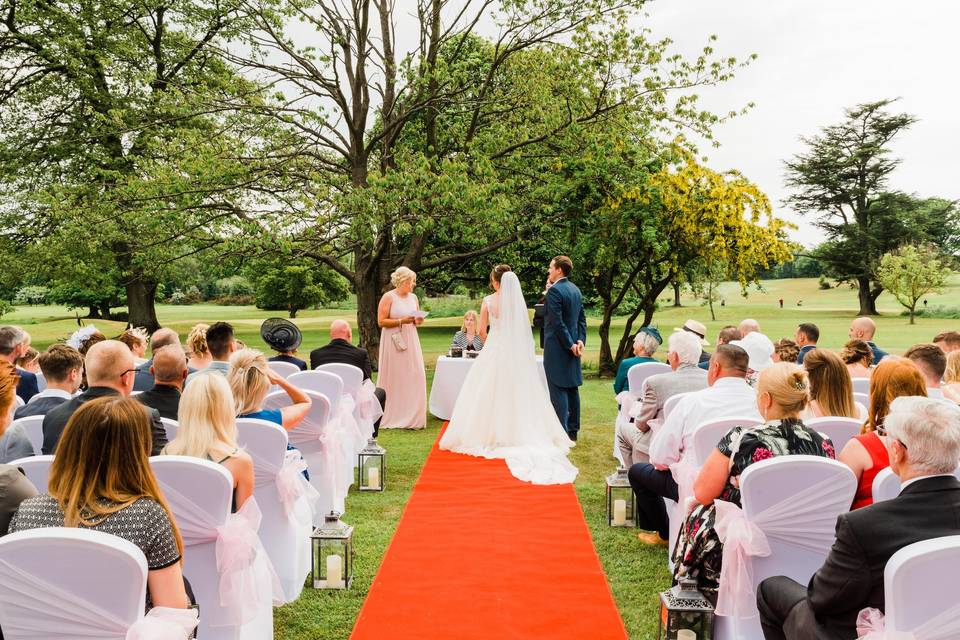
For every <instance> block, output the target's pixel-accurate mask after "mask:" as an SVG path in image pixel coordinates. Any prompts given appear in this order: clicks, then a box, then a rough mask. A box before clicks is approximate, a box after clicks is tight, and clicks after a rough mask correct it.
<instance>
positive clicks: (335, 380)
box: [287, 371, 343, 415]
mask: <svg viewBox="0 0 960 640" xmlns="http://www.w3.org/2000/svg"><path fill="white" fill-rule="evenodd" d="M287 382H289V383H290V384H292V385H294V386H295V387H297V388H300V389H303V390H304V391H316V392H317V393H322V394H323V395H325V396H326V397H327V400H329V401H330V412H331V415H337V412H338V411H339V409H340V396H341V395H343V380H342V379H341V378H340V376H338V375H336V374H334V373H330V372H329V371H300V372H299V373H295V374H293V375H292V376H290V377H289V378H287Z"/></svg>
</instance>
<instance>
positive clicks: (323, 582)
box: [313, 539, 352, 588]
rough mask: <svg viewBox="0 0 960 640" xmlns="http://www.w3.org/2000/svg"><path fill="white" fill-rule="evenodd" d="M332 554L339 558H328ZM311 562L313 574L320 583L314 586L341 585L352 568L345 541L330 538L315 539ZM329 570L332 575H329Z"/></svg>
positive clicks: (333, 586) (332, 586)
mask: <svg viewBox="0 0 960 640" xmlns="http://www.w3.org/2000/svg"><path fill="white" fill-rule="evenodd" d="M332 556H336V557H338V558H339V560H330V559H329V558H331V557H332ZM313 563H314V565H313V570H314V576H316V578H317V579H319V583H320V584H319V585H315V586H319V587H321V588H323V587H327V588H336V587H337V586H343V585H342V584H340V583H343V582H344V581H346V580H347V578H348V577H349V576H350V572H351V570H352V566H351V565H350V556H349V554H348V544H347V541H346V540H330V539H319V540H315V541H314V555H313ZM331 571H333V572H334V575H330V572H331ZM337 573H339V576H337V575H336V574H337ZM335 583H336V584H335Z"/></svg>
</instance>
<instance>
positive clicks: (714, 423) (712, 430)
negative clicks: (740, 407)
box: [684, 416, 760, 468]
mask: <svg viewBox="0 0 960 640" xmlns="http://www.w3.org/2000/svg"><path fill="white" fill-rule="evenodd" d="M758 424H760V421H759V420H757V419H756V418H751V417H749V416H725V417H718V418H713V419H711V420H705V421H703V422H701V423H700V424H698V425H697V426H696V427H695V428H694V430H693V451H686V452H684V455H685V456H689V455H693V461H692V462H693V464H694V465H696V466H697V467H698V468H699V467H702V466H703V463H705V462H706V461H707V458H709V457H710V454H711V453H712V452H713V450H714V449H716V448H717V443H718V442H720V439H721V438H722V437H723V436H725V435H727V432H728V431H730V429H732V428H734V427H737V426H741V425H742V426H747V427H753V426H756V425H758Z"/></svg>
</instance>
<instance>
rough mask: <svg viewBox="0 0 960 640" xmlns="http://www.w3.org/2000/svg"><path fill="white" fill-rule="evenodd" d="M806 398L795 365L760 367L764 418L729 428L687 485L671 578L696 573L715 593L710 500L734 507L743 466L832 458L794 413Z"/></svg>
mask: <svg viewBox="0 0 960 640" xmlns="http://www.w3.org/2000/svg"><path fill="white" fill-rule="evenodd" d="M809 401H810V383H809V381H808V379H807V374H806V372H805V371H804V370H803V369H802V368H800V367H799V366H797V365H795V364H790V363H787V362H778V363H776V364H774V365H773V366H771V367H767V368H766V369H764V370H763V371H761V372H760V376H759V378H758V380H757V408H758V409H759V411H760V415H761V416H763V418H764V420H766V423H765V424H762V425H759V426H752V427H742V426H737V427H734V428H732V429H731V430H730V431H728V432H727V434H726V435H725V436H723V437H722V438H721V439H720V442H719V443H717V447H716V449H714V450H713V452H712V453H711V454H710V457H709V458H707V461H706V463H704V465H703V468H702V469H701V470H700V475H698V476H697V480H696V482H695V483H694V485H693V492H694V496H695V497H696V500H697V502H698V503H699V504H697V505H696V506H695V507H694V509H693V511H692V512H691V514H690V515H689V516H688V517H687V520H686V521H685V522H684V524H683V529H682V530H681V532H680V539H679V541H678V542H677V546H676V549H675V550H674V554H673V561H674V577H675V578H676V579H679V578H681V577H687V576H690V577H693V578H696V579H697V582H698V583H699V587H700V589H701V590H702V591H704V593H705V594H706V595H707V596H708V597H710V598H715V597H716V593H717V589H718V587H719V584H720V569H721V562H722V559H723V544H722V543H721V542H720V539H719V537H718V536H717V532H716V529H715V527H716V519H717V512H716V507H715V505H714V501H715V500H724V501H726V502H732V503H733V504H735V505H737V506H738V507H739V506H740V475H741V474H742V473H743V472H744V470H745V469H746V468H747V467H749V466H750V465H752V464H754V463H755V462H760V461H761V460H767V459H768V458H773V457H775V456H783V455H809V456H820V457H824V458H834V457H835V455H834V450H833V444H832V443H831V442H830V440H829V439H827V438H824V437H823V436H821V435H820V434H819V433H817V432H816V431H814V430H813V429H810V428H808V427H806V426H805V425H804V424H803V422H802V421H801V420H800V418H799V415H800V413H801V412H802V411H803V410H804V409H806V407H807V403H808V402H809ZM664 544H666V542H665V543H664Z"/></svg>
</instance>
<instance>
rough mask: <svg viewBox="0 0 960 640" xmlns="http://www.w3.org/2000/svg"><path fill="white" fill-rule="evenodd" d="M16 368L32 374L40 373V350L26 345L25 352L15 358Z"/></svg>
mask: <svg viewBox="0 0 960 640" xmlns="http://www.w3.org/2000/svg"><path fill="white" fill-rule="evenodd" d="M17 369H22V370H23V371H29V372H30V373H32V374H33V375H37V374H38V373H40V352H39V351H37V350H36V349H34V348H33V347H28V348H27V352H26V353H24V354H23V355H22V356H20V357H19V358H17Z"/></svg>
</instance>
